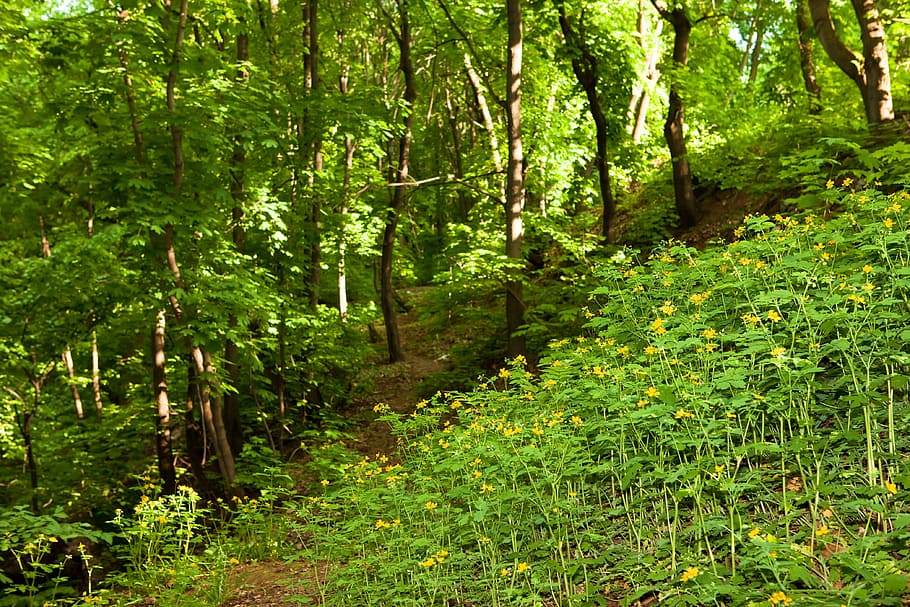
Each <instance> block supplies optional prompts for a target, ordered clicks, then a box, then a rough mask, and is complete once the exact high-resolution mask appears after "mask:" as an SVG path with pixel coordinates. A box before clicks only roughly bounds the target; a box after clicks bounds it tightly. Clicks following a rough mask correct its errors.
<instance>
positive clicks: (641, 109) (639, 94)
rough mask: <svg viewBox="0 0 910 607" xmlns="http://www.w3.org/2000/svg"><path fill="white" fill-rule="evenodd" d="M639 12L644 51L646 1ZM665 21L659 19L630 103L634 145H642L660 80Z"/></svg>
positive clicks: (630, 133)
mask: <svg viewBox="0 0 910 607" xmlns="http://www.w3.org/2000/svg"><path fill="white" fill-rule="evenodd" d="M641 5H642V6H640V8H639V10H640V12H639V34H640V36H641V38H640V40H641V45H642V50H645V33H646V31H645V26H644V23H645V16H644V10H643V8H644V7H643V5H644V0H642V2H641ZM663 25H664V22H663V19H658V21H657V25H656V26H655V27H656V30H657V31H655V32H654V38H655V43H654V46H653V48H651V50H649V51H647V52H646V55H645V70H644V77H643V79H642V80H641V82H640V83H639V84H638V85H636V87H635V90H634V91H633V93H632V99H631V100H630V102H629V116H630V119H631V122H630V124H629V126H628V128H627V129H626V131H627V132H628V133H629V135H631V136H632V143H633V144H635V145H638V144H639V143H641V138H642V136H643V135H644V132H645V124H646V122H647V118H648V107H649V106H650V104H651V91H652V90H654V87H655V86H656V85H657V81H658V79H659V78H660V71H659V70H658V69H657V62H658V61H660V50H661V45H660V34H661V30H662V29H663Z"/></svg>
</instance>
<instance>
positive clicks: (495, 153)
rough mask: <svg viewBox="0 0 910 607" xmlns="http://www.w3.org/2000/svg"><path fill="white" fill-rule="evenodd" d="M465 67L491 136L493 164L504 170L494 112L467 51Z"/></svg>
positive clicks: (478, 106)
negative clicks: (491, 110)
mask: <svg viewBox="0 0 910 607" xmlns="http://www.w3.org/2000/svg"><path fill="white" fill-rule="evenodd" d="M464 68H465V73H466V74H467V76H468V82H469V83H470V85H471V90H472V91H473V92H474V100H475V101H476V102H477V109H478V110H480V116H481V118H483V128H484V130H485V131H486V132H487V135H488V136H489V137H490V152H491V154H492V157H493V166H494V167H495V168H496V170H497V171H498V172H502V170H503V165H502V154H500V153H499V138H498V137H497V136H496V126H495V125H494V124H493V114H491V113H490V106H489V105H488V104H487V98H486V95H484V92H483V84H482V83H481V82H480V76H478V75H477V70H475V69H474V66H473V64H472V63H471V56H470V55H468V54H467V53H465V55H464Z"/></svg>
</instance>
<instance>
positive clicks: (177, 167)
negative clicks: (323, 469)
mask: <svg viewBox="0 0 910 607" xmlns="http://www.w3.org/2000/svg"><path fill="white" fill-rule="evenodd" d="M187 1H188V0H181V2H180V8H179V21H178V25H177V33H176V40H175V43H174V51H173V55H172V57H171V66H170V70H169V71H168V75H167V88H166V99H167V110H168V113H169V114H170V115H171V122H170V131H171V141H172V144H173V154H174V181H173V187H174V196H175V198H178V199H179V197H180V194H181V192H182V191H183V181H184V166H185V161H184V156H183V129H182V127H180V126H179V124H178V123H177V120H176V117H175V114H176V111H177V107H176V97H175V94H176V86H177V70H178V68H179V67H180V61H181V52H182V48H183V39H184V34H185V32H186V22H187ZM164 248H165V257H166V263H167V267H168V269H169V270H170V272H171V274H172V276H173V281H174V286H175V287H176V288H177V289H176V290H177V291H186V290H187V285H186V284H185V282H184V280H183V276H182V275H181V273H180V267H179V265H178V263H177V253H176V248H175V242H174V226H173V224H171V223H168V224H166V225H165V227H164ZM169 300H170V303H171V308H172V310H173V312H174V316H175V318H177V320H179V321H185V320H186V318H185V314H184V312H183V309H182V308H181V307H180V302H179V300H178V299H177V296H176V295H175V294H173V293H172V294H171V295H170V297H169ZM189 348H190V355H191V357H192V360H193V363H194V365H195V367H196V373H197V374H198V377H199V378H200V380H201V382H202V390H201V398H200V403H199V404H200V408H201V409H202V415H203V419H204V420H205V422H206V424H207V426H208V429H209V431H210V433H211V435H212V441H213V442H214V445H215V453H216V455H217V457H218V467H219V470H220V471H221V476H222V478H223V479H224V483H225V486H226V488H227V490H228V491H229V492H232V491H233V490H234V488H233V483H234V478H235V476H236V470H235V467H234V456H233V453H232V452H231V449H230V444H229V442H228V439H227V436H226V434H225V427H224V419H223V417H222V415H223V411H222V407H221V401H220V396H219V395H218V394H217V379H216V378H217V375H216V373H215V370H214V368H213V367H212V365H211V362H210V360H209V356H208V353H207V352H205V350H204V349H203V347H202V346H199V345H197V344H194V343H190V344H189ZM213 388H214V390H213ZM213 393H214V394H213ZM216 418H217V419H216Z"/></svg>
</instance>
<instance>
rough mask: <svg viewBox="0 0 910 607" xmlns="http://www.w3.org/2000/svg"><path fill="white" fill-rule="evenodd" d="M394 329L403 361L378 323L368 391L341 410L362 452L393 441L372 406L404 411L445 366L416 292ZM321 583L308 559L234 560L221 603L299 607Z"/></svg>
mask: <svg viewBox="0 0 910 607" xmlns="http://www.w3.org/2000/svg"><path fill="white" fill-rule="evenodd" d="M398 328H399V331H400V333H401V342H402V346H403V347H404V350H405V361H404V362H400V363H394V364H389V363H387V362H386V361H387V360H388V354H387V351H386V349H385V339H384V338H385V331H384V328H383V327H381V326H380V327H378V330H379V333H380V335H381V336H382V338H383V339H382V341H381V342H380V343H377V344H376V354H375V355H374V356H372V357H370V359H369V360H368V361H367V364H368V365H370V367H369V372H368V374H369V375H371V376H372V377H371V378H369V379H370V380H371V387H370V389H369V391H367V392H366V393H364V394H362V395H361V396H360V397H358V399H357V400H356V402H355V403H354V404H353V406H352V407H351V408H350V409H349V410H348V411H346V412H345V415H347V416H348V417H349V418H351V419H353V420H354V428H353V429H352V433H353V434H354V437H355V438H354V441H353V442H352V443H351V444H350V445H349V446H350V447H351V448H352V449H355V450H356V451H358V452H360V453H362V454H363V455H369V456H371V457H372V456H375V455H377V454H386V455H387V454H391V453H393V452H394V451H395V449H396V440H395V438H394V437H393V436H392V435H391V434H390V432H389V426H388V424H387V423H385V422H379V421H374V418H375V413H374V412H373V407H374V406H375V405H376V404H378V403H385V404H387V405H389V407H391V408H392V409H393V410H394V411H397V412H399V413H408V412H410V411H412V410H413V407H414V404H415V403H417V401H418V400H420V392H419V386H420V383H421V381H423V379H424V378H426V377H427V376H429V375H430V374H432V373H437V372H440V371H444V370H445V369H446V368H447V365H446V362H445V359H444V356H443V355H444V354H445V352H446V351H447V345H446V341H445V338H443V337H442V336H440V335H438V334H435V333H433V332H431V331H430V330H428V329H427V328H426V327H424V326H422V325H421V323H420V320H419V297H418V298H415V302H414V306H413V307H412V310H411V311H410V312H408V313H406V314H401V315H399V317H398ZM324 582H325V567H324V566H319V567H314V566H313V564H312V563H305V562H294V563H281V562H255V563H242V564H240V565H237V566H236V567H235V568H234V569H233V571H232V572H231V581H230V585H231V587H232V590H231V592H230V594H231V596H230V598H229V599H228V600H227V601H226V602H225V603H224V604H223V607H299V606H300V605H308V604H309V605H319V604H321V602H322V601H321V598H320V592H319V589H320V587H321V586H322V585H323V583H324Z"/></svg>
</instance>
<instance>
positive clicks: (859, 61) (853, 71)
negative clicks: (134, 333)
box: [809, 0, 894, 125]
mask: <svg viewBox="0 0 910 607" xmlns="http://www.w3.org/2000/svg"><path fill="white" fill-rule="evenodd" d="M850 3H851V4H852V6H853V12H854V14H855V15H856V21H857V23H858V24H859V27H860V39H861V40H862V45H863V51H862V53H857V52H856V51H854V50H852V49H850V47H848V46H847V45H846V44H845V43H844V41H843V40H842V39H841V38H840V36H838V34H837V30H836V29H835V27H834V19H833V18H832V16H831V2H830V0H809V10H810V12H811V15H812V21H813V23H814V24H815V31H816V33H817V34H818V39H819V41H820V42H821V44H822V47H823V48H824V49H825V52H826V53H827V54H828V56H829V57H830V58H831V60H832V61H834V63H835V65H837V67H839V68H840V69H841V71H842V72H844V73H845V74H846V75H847V76H848V77H849V78H850V79H851V80H853V82H854V83H855V84H856V86H857V87H858V88H859V91H860V95H861V96H862V99H863V107H864V108H865V110H866V121H867V122H868V123H869V124H870V125H878V124H882V123H885V122H889V121H891V120H893V119H894V105H893V102H892V99H891V74H890V70H889V68H888V49H887V47H886V46H885V28H884V25H883V24H882V20H881V16H880V15H879V11H878V6H877V5H876V2H875V1H874V0H851V2H850Z"/></svg>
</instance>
